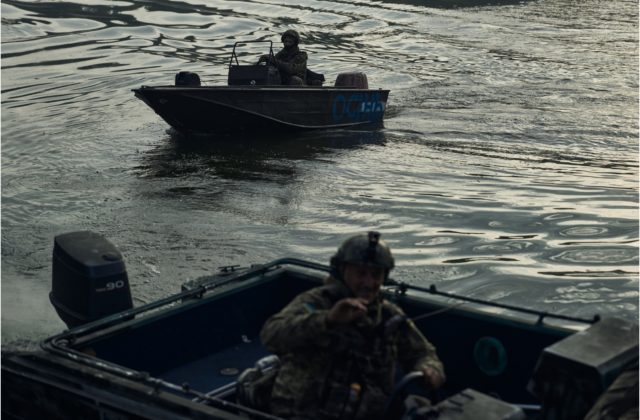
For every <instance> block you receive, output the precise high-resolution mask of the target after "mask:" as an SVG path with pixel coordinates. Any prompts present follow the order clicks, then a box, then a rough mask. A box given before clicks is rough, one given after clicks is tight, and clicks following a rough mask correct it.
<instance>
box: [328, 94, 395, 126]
mask: <svg viewBox="0 0 640 420" xmlns="http://www.w3.org/2000/svg"><path fill="white" fill-rule="evenodd" d="M385 105H386V103H385V102H383V101H382V100H381V97H380V93H378V92H375V93H352V94H348V95H346V96H345V95H342V94H340V95H336V96H335V97H334V98H333V105H332V115H333V123H334V124H348V123H355V122H366V121H368V122H378V121H380V120H382V116H383V115H384V108H385Z"/></svg>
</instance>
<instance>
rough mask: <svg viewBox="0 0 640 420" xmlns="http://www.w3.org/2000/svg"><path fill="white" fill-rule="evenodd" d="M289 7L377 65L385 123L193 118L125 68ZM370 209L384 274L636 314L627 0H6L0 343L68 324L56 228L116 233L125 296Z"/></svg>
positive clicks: (161, 77) (320, 232)
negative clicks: (294, 125)
mask: <svg viewBox="0 0 640 420" xmlns="http://www.w3.org/2000/svg"><path fill="white" fill-rule="evenodd" d="M288 28H294V29H297V30H298V31H300V33H301V34H302V39H303V41H302V42H303V45H302V48H303V49H304V50H305V51H307V52H308V54H309V57H310V58H309V67H310V68H311V69H313V70H315V71H318V72H322V73H324V74H325V76H326V77H327V82H328V84H332V83H333V82H334V80H335V78H336V76H337V74H338V73H340V72H344V71H363V72H365V73H366V74H367V76H368V79H369V85H370V86H371V87H374V88H377V87H383V88H389V89H391V94H390V97H389V102H388V108H387V113H386V116H385V126H384V128H383V129H381V130H378V131H374V132H360V131H329V132H316V133H305V134H293V135H286V136H278V135H276V134H274V133H263V134H260V135H255V136H252V137H250V138H247V137H232V138H227V139H224V140H222V139H209V140H199V141H191V142H190V141H186V140H185V139H183V138H180V137H179V136H177V135H175V134H172V133H171V132H170V131H167V128H168V127H167V125H166V124H165V123H164V122H163V121H162V120H161V119H160V118H159V117H158V116H157V115H155V114H154V113H153V111H151V110H150V109H149V108H147V107H146V106H145V105H144V104H143V103H142V102H141V101H139V100H138V99H136V98H134V96H133V93H132V92H131V89H133V88H136V87H139V86H140V85H142V84H145V85H154V84H171V83H173V77H174V74H175V73H176V72H177V71H180V70H189V71H194V72H197V73H199V74H200V76H201V78H202V80H203V82H204V84H206V85H216V84H224V83H225V82H226V71H227V69H226V65H227V64H228V60H229V56H230V53H231V50H232V48H233V43H234V42H235V41H244V40H253V39H262V40H271V41H273V42H274V47H276V48H279V47H280V42H279V34H280V33H282V32H283V31H284V30H285V29H288ZM259 53H263V51H259V52H255V54H256V55H255V56H254V57H252V58H255V57H257V54H259ZM251 54H254V52H253V51H247V52H243V55H242V58H243V59H248V58H249V57H250V55H251ZM237 123H238V126H242V121H238V122H237ZM370 229H376V230H379V231H381V232H382V234H383V238H385V239H386V240H387V241H388V242H389V243H390V245H391V246H392V248H393V251H394V253H395V257H396V260H397V266H398V267H397V269H396V270H395V271H394V273H393V276H394V277H395V278H397V279H401V280H406V281H409V282H412V283H416V284H421V285H428V284H432V283H434V284H437V285H438V287H439V288H441V289H442V290H446V291H449V292H455V293H462V294H466V295H470V296H474V297H481V298H486V299H490V300H494V301H499V302H503V303H510V304H516V305H519V306H523V307H529V308H535V309H541V310H548V311H554V312H558V313H562V314H572V315H578V316H588V317H590V316H592V315H594V314H595V313H600V314H601V315H612V314H613V315H618V316H622V317H625V318H628V319H632V320H637V319H638V4H637V2H636V1H622V0H618V1H615V0H614V1H601V0H583V1H580V2H577V1H574V0H544V1H542V0H541V1H493V2H491V1H488V2H483V0H460V1H456V0H434V1H429V0H424V1H421V0H394V1H392V0H389V1H380V0H378V1H375V0H367V1H358V0H356V1H344V0H296V1H275V0H261V1H249V0H248V1H240V0H238V1H206V2H204V1H198V0H185V1H181V2H165V1H156V0H122V1H106V0H86V1H81V2H76V1H73V0H72V1H67V2H53V1H47V0H44V1H17V0H4V1H3V2H2V341H3V343H8V342H13V341H15V340H38V339H41V338H43V337H46V336H48V335H51V334H53V333H56V332H59V331H60V330H62V329H63V328H64V325H63V324H62V322H61V321H59V320H58V317H57V315H56V314H55V312H54V310H53V309H52V307H51V305H50V304H49V301H48V292H49V290H50V282H51V268H50V267H51V252H52V246H53V237H54V236H55V235H57V234H59V233H64V232H69V231H74V230H93V231H96V232H99V233H102V234H104V235H105V236H106V237H107V238H109V239H110V240H111V241H112V242H113V243H114V244H116V245H117V246H118V247H119V249H120V250H121V251H122V252H123V254H124V256H125V259H126V264H127V269H128V273H129V277H130V280H131V284H132V293H133V295H134V303H135V305H141V304H143V303H146V302H150V301H152V300H154V299H157V298H159V297H164V296H166V295H168V294H170V293H174V292H177V291H178V290H179V288H180V284H181V283H182V282H184V281H186V280H189V279H193V278H195V277H198V276H202V275H205V274H210V273H212V272H214V271H216V270H217V267H219V266H223V265H234V264H239V265H242V266H247V265H250V264H254V263H263V262H267V261H269V260H273V259H276V258H280V257H284V256H292V257H300V258H306V259H310V260H312V261H317V262H328V259H329V257H330V256H331V255H332V253H333V252H334V251H335V249H336V247H337V245H338V244H339V243H340V242H341V241H342V240H343V239H345V238H346V237H347V236H348V235H350V234H353V233H356V232H363V231H366V230H370Z"/></svg>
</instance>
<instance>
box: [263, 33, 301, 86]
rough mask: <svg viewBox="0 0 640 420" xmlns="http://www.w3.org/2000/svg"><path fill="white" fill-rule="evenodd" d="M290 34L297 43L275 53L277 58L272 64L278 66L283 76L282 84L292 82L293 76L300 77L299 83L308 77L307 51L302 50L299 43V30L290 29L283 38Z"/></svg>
mask: <svg viewBox="0 0 640 420" xmlns="http://www.w3.org/2000/svg"><path fill="white" fill-rule="evenodd" d="M285 36H289V37H291V38H293V39H294V40H295V45H294V46H292V47H289V48H283V49H281V50H280V51H278V52H277V53H276V55H275V60H273V61H272V62H271V63H270V64H272V65H274V66H276V67H277V68H278V70H279V71H280V76H281V77H282V84H283V85H288V84H291V82H292V78H294V76H295V77H298V78H299V79H300V80H298V83H300V82H302V83H304V82H305V80H306V77H307V53H306V52H304V51H300V48H298V43H299V42H300V35H299V34H298V32H296V31H294V30H292V29H289V30H287V31H285V32H284V33H283V34H282V39H284V37H285Z"/></svg>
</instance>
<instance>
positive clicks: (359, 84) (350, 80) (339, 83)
mask: <svg viewBox="0 0 640 420" xmlns="http://www.w3.org/2000/svg"><path fill="white" fill-rule="evenodd" d="M335 86H336V87H350V88H356V89H369V82H368V81H367V75H366V74H364V73H361V72H352V73H340V74H338V77H337V78H336V83H335Z"/></svg>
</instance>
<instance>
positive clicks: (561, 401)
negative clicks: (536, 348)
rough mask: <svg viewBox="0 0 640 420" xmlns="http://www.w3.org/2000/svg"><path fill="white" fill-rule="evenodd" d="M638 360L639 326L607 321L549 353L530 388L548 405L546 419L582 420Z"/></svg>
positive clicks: (544, 406)
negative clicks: (626, 369) (623, 372)
mask: <svg viewBox="0 0 640 420" xmlns="http://www.w3.org/2000/svg"><path fill="white" fill-rule="evenodd" d="M637 359H638V324H635V323H631V322H628V321H625V320H623V319H620V318H608V319H603V320H601V321H598V322H597V323H595V324H594V325H592V326H591V327H589V328H588V329H586V330H584V331H581V332H578V333H575V334H572V335H570V336H568V337H567V338H565V339H563V340H560V341H558V342H557V343H555V344H552V345H551V346H549V347H547V348H545V349H544V351H543V352H542V355H541V356H540V359H539V360H538V364H537V366H536V369H535V372H534V374H533V377H532V378H531V381H530V382H529V386H528V388H529V391H531V392H532V393H533V394H534V395H536V396H537V397H538V398H539V399H540V401H541V402H542V413H541V418H544V419H554V420H572V419H582V418H584V416H585V415H586V414H587V412H588V411H589V409H590V408H591V407H592V406H593V405H594V404H595V402H596V400H597V399H598V397H599V396H600V394H602V392H603V391H604V390H605V389H607V387H608V386H609V385H610V384H611V383H612V382H613V381H614V379H615V378H616V376H617V375H618V374H619V373H620V372H621V371H622V369H623V368H624V367H625V366H628V365H629V363H632V362H633V361H634V360H637Z"/></svg>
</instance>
